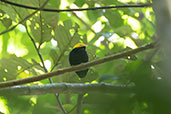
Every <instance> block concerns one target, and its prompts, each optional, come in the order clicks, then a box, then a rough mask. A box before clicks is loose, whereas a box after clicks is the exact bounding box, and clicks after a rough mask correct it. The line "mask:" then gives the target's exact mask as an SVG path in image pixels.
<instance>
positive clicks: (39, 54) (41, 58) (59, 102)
mask: <svg viewBox="0 0 171 114" xmlns="http://www.w3.org/2000/svg"><path fill="white" fill-rule="evenodd" d="M26 32H27V34H28V36H29V37H30V39H31V41H32V43H33V45H34V47H35V49H36V52H37V54H38V56H39V58H40V61H41V63H42V65H43V69H44V71H45V72H46V73H48V70H47V69H46V67H45V64H44V60H43V57H42V55H41V53H40V50H39V49H40V48H37V46H36V43H35V41H34V39H33V37H32V36H31V35H30V33H29V32H28V29H27V26H26ZM48 79H49V82H50V83H51V84H52V83H53V81H52V79H51V78H48ZM54 95H55V97H56V100H57V102H58V104H59V106H60V108H61V110H62V111H63V113H64V114H67V112H66V110H65V109H64V108H63V106H62V103H61V101H60V98H59V94H58V93H55V94H54Z"/></svg>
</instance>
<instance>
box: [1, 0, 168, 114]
mask: <svg viewBox="0 0 171 114" xmlns="http://www.w3.org/2000/svg"><path fill="white" fill-rule="evenodd" d="M10 1H12V2H15V3H18V4H24V5H28V6H33V7H40V6H41V5H42V4H43V3H44V2H45V0H17V1H16V0H10ZM136 3H152V1H151V0H49V2H48V3H47V5H46V6H45V8H50V9H66V8H91V7H100V6H110V5H128V4H136ZM31 13H33V10H29V9H25V8H20V7H15V6H12V5H8V4H5V3H2V2H0V32H3V31H5V30H8V29H9V28H10V27H12V26H14V25H16V24H17V23H18V22H19V21H21V20H23V19H24V18H25V17H26V16H28V15H30V14H31ZM155 26H156V25H155V14H154V11H153V9H152V8H151V7H146V8H118V9H106V10H94V11H80V12H75V11H74V12H61V13H56V12H43V11H38V12H37V13H36V14H35V15H33V16H32V17H31V18H29V19H28V20H27V21H25V22H24V23H23V24H19V25H18V26H17V27H16V28H15V29H14V30H13V31H10V32H7V33H5V34H2V35H0V81H1V82H3V81H9V80H15V79H21V78H26V77H29V76H34V75H39V74H42V73H44V69H43V67H42V64H41V61H40V58H39V56H38V54H37V52H36V50H35V47H34V45H33V43H32V41H31V40H30V37H29V36H28V34H27V32H26V31H27V30H28V32H29V33H30V34H31V36H32V37H33V39H34V41H35V44H36V46H37V47H38V49H39V50H40V53H41V55H42V57H43V60H44V63H45V66H46V68H47V69H48V71H49V72H51V71H55V70H57V69H60V68H65V67H68V66H70V65H69V63H68V55H69V52H70V51H71V49H72V47H73V46H74V45H75V44H76V43H78V42H83V43H85V44H88V47H87V52H88V55H89V60H90V61H91V60H95V59H98V58H103V57H105V56H108V55H111V54H115V53H118V52H121V51H124V50H128V49H134V48H137V47H139V46H141V45H143V44H147V43H150V42H152V41H155V38H156V37H155ZM160 62H161V54H160V51H158V50H157V51H156V50H152V51H151V50H150V51H145V52H141V53H138V54H136V55H132V56H129V57H127V58H122V59H120V60H115V61H111V62H107V63H104V64H102V65H98V66H95V67H91V68H90V70H89V72H88V74H87V76H86V78H84V79H79V78H78V76H76V74H75V73H67V74H64V75H61V76H60V77H54V78H53V80H54V82H56V83H61V82H68V83H99V82H107V83H113V84H119V85H120V84H123V85H126V86H128V85H131V86H136V93H129V94H128V93H127V94H122V93H120V94H107V93H91V94H86V95H84V98H83V107H82V108H83V113H84V114H167V113H161V112H162V111H163V110H166V111H167V106H168V107H169V104H168V103H169V101H168V98H169V96H167V94H165V95H164V96H162V95H163V94H161V93H160V91H161V90H162V92H163V93H164V92H166V91H164V89H163V88H165V87H167V86H166V85H163V83H162V81H163V80H162V79H163V77H162V76H163V72H162V70H161V69H160V67H159V66H160ZM163 82H164V81H163ZM46 83H49V81H48V80H42V81H39V82H34V83H31V84H27V85H32V84H46ZM160 85H163V86H160ZM77 96H78V95H77V94H61V96H60V97H61V101H62V103H63V106H64V108H65V109H66V110H67V111H68V112H69V111H70V110H71V109H72V108H73V107H74V106H75V105H76V103H77ZM163 98H165V99H164V100H163ZM159 99H160V101H158V100H159ZM157 101H158V102H157ZM163 104H164V105H163ZM56 105H57V102H56V100H55V96H54V95H40V96H10V97H9V96H8V97H7V96H6V97H5V96H4V97H0V112H2V113H5V114H18V113H24V114H31V113H33V114H38V113H41V114H47V113H50V114H55V113H57V114H62V112H61V110H60V108H59V107H57V106H56ZM164 107H165V108H164ZM160 111H161V112H160ZM75 113H76V110H73V111H72V112H71V114H75Z"/></svg>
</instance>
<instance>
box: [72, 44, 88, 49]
mask: <svg viewBox="0 0 171 114" xmlns="http://www.w3.org/2000/svg"><path fill="white" fill-rule="evenodd" d="M86 46H87V45H86V44H84V43H78V44H76V45H75V46H74V47H73V49H75V48H79V47H86Z"/></svg>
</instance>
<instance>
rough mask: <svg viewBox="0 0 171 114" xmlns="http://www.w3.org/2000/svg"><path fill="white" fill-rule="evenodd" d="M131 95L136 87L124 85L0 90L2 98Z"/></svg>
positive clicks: (73, 85) (55, 86)
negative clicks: (51, 95) (21, 96)
mask: <svg viewBox="0 0 171 114" xmlns="http://www.w3.org/2000/svg"><path fill="white" fill-rule="evenodd" d="M56 92H58V93H78V94H83V93H93V92H103V93H118V94H119V93H130V92H134V87H129V86H124V85H113V84H109V83H94V84H83V83H53V84H45V85H31V86H25V85H21V86H14V87H7V88H1V89H0V95H1V96H7V95H10V96H11V95H42V94H52V93H56Z"/></svg>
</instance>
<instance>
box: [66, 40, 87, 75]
mask: <svg viewBox="0 0 171 114" xmlns="http://www.w3.org/2000/svg"><path fill="white" fill-rule="evenodd" d="M86 47H87V45H86V44H84V43H77V44H76V45H75V46H74V47H73V49H72V50H71V52H70V53H69V63H70V65H71V66H74V65H79V64H81V63H86V62H88V54H87V51H86ZM87 72H88V69H84V70H80V71H77V72H76V74H77V75H78V76H79V77H80V78H84V77H85V76H86V75H87Z"/></svg>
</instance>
